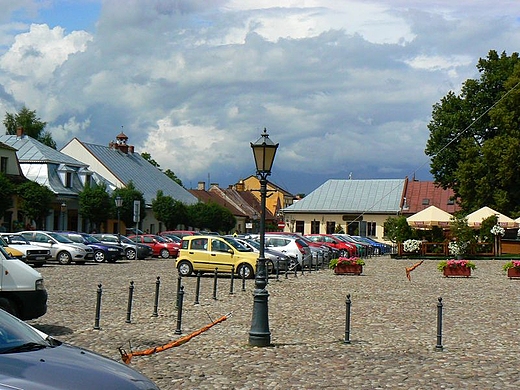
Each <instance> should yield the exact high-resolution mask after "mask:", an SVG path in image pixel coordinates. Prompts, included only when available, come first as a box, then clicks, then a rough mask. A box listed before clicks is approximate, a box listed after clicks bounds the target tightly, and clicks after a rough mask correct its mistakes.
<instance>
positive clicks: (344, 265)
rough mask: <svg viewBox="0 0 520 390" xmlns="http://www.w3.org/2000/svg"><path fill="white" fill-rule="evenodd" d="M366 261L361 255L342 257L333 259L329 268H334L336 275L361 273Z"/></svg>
mask: <svg viewBox="0 0 520 390" xmlns="http://www.w3.org/2000/svg"><path fill="white" fill-rule="evenodd" d="M364 265H365V262H364V261H363V259H361V258H359V257H340V258H338V259H332V260H331V261H330V263H329V268H330V269H333V270H334V273H335V274H336V275H345V274H351V275H361V273H362V272H363V266H364Z"/></svg>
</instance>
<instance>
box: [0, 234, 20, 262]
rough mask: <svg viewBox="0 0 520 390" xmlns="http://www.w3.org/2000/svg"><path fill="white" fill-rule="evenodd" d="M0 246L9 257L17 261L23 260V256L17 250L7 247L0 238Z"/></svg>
mask: <svg viewBox="0 0 520 390" xmlns="http://www.w3.org/2000/svg"><path fill="white" fill-rule="evenodd" d="M0 245H2V246H3V247H4V249H5V251H6V252H7V253H9V256H11V257H16V258H17V259H18V260H24V257H25V254H24V253H23V252H21V251H19V250H18V249H14V248H11V247H10V246H8V245H7V242H5V241H4V239H3V238H1V237H0Z"/></svg>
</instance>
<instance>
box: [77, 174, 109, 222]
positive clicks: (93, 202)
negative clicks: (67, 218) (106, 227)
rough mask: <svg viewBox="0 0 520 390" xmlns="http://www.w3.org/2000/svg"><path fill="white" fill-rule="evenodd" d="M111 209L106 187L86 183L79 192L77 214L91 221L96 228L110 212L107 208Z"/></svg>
mask: <svg viewBox="0 0 520 390" xmlns="http://www.w3.org/2000/svg"><path fill="white" fill-rule="evenodd" d="M111 209H112V204H111V201H110V195H109V194H108V193H107V187H106V185H105V184H104V183H103V184H101V185H94V186H90V185H86V186H85V188H84V189H83V191H81V192H80V193H79V214H80V215H81V216H82V217H83V218H85V219H87V220H89V221H90V222H92V223H93V224H94V225H95V226H96V227H97V228H98V229H99V228H100V225H101V223H102V222H105V221H106V220H107V218H108V217H110V214H111V213H107V210H111Z"/></svg>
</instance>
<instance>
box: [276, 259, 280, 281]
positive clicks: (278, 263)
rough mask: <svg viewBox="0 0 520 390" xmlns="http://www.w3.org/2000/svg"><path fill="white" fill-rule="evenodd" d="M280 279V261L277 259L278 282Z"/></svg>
mask: <svg viewBox="0 0 520 390" xmlns="http://www.w3.org/2000/svg"><path fill="white" fill-rule="evenodd" d="M278 279H280V259H279V258H277V259H276V280H278Z"/></svg>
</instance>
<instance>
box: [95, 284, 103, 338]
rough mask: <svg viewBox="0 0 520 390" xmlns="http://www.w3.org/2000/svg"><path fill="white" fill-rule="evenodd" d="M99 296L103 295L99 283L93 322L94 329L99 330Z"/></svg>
mask: <svg viewBox="0 0 520 390" xmlns="http://www.w3.org/2000/svg"><path fill="white" fill-rule="evenodd" d="M101 294H103V289H102V288H101V283H99V284H98V289H97V300H96V318H95V320H94V329H101V328H100V327H99V319H100V317H101Z"/></svg>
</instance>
